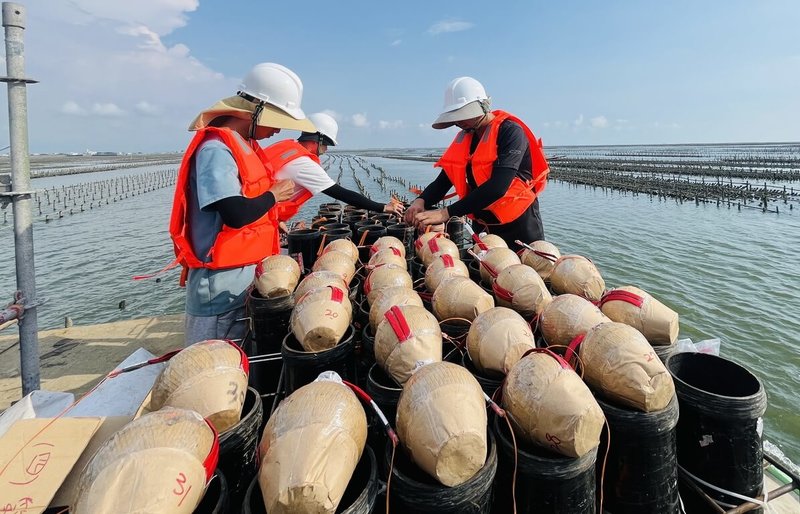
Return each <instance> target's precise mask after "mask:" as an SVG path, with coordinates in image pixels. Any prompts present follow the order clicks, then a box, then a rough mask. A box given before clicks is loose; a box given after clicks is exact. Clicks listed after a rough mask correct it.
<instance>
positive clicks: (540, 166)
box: [434, 110, 550, 224]
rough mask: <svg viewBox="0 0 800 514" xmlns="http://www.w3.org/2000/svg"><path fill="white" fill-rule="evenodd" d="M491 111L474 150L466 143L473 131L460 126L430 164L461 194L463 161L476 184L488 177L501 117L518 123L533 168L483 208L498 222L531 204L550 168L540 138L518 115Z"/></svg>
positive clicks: (464, 183) (465, 186)
mask: <svg viewBox="0 0 800 514" xmlns="http://www.w3.org/2000/svg"><path fill="white" fill-rule="evenodd" d="M492 114H493V115H494V119H492V122H491V124H490V125H489V126H488V127H486V129H485V130H484V132H483V136H482V137H481V140H480V141H479V142H478V146H477V148H475V152H474V153H472V154H470V145H471V143H472V138H473V136H474V134H473V133H471V132H465V131H463V130H462V131H460V132H459V133H458V134H456V137H455V139H454V140H453V142H452V143H450V146H449V147H448V148H447V150H446V151H445V152H444V155H442V157H441V158H440V159H439V160H438V161H437V162H436V163H435V164H434V167H437V168H442V169H443V170H444V172H445V173H446V174H447V178H449V179H450V182H452V184H453V186H454V187H455V189H456V194H457V195H458V197H459V198H464V197H465V196H467V194H468V193H469V184H468V182H467V164H468V163H471V164H472V175H473V177H475V183H476V184H477V185H479V186H480V185H481V184H483V183H484V182H486V181H487V180H489V177H490V176H491V175H492V168H493V167H494V163H495V161H496V160H497V134H498V132H499V131H500V125H501V124H502V123H503V122H504V121H505V120H511V121H513V122H515V123H517V124H518V125H519V126H520V127H522V129H523V130H524V131H525V135H526V136H527V138H528V145H529V146H530V151H531V161H532V163H531V164H532V168H533V169H532V170H531V176H532V177H533V178H532V180H527V181H525V180H522V179H520V178H519V177H515V178H514V180H513V181H512V182H511V186H510V187H509V188H508V191H507V192H506V194H505V195H503V197H502V198H500V199H499V200H497V201H496V202H494V203H493V204H491V205H489V206H488V207H487V208H486V210H487V211H489V212H491V213H492V214H494V215H495V217H496V218H497V220H498V221H499V222H500V223H501V224H502V223H508V222H510V221H514V220H515V219H517V218H519V217H520V216H521V215H522V214H523V213H524V212H525V211H526V210H527V209H528V207H530V206H531V204H532V203H533V202H534V200H536V197H537V195H539V194H540V193H541V192H542V191H543V190H544V188H545V186H546V185H547V174H548V173H549V172H550V168H549V166H548V164H547V159H546V158H545V156H544V151H543V150H542V141H541V140H537V139H536V136H534V135H533V132H531V129H529V128H528V127H527V126H526V125H525V124H524V123H523V122H522V121H521V120H520V119H519V118H517V117H515V116H513V115H511V114H509V113H507V112H505V111H499V110H498V111H492ZM470 217H472V216H470Z"/></svg>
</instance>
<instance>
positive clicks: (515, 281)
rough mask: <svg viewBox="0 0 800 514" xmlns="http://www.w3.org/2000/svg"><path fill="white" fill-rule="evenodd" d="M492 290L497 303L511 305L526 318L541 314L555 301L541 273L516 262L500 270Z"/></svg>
mask: <svg viewBox="0 0 800 514" xmlns="http://www.w3.org/2000/svg"><path fill="white" fill-rule="evenodd" d="M492 290H494V298H495V300H496V301H497V305H500V306H503V307H510V308H512V309H514V310H515V311H517V312H518V313H520V314H522V315H523V316H524V317H526V318H531V317H533V316H536V315H539V314H541V313H542V311H543V310H544V308H545V307H547V306H548V305H550V302H552V301H553V296H552V295H551V294H550V291H548V290H547V286H546V285H545V284H544V281H543V280H542V278H541V277H540V276H539V274H538V273H536V271H535V270H533V269H532V268H530V267H529V266H526V265H524V264H514V265H513V266H509V267H507V268H506V269H504V270H503V271H502V272H500V274H499V275H497V278H496V279H495V280H494V283H493V284H492Z"/></svg>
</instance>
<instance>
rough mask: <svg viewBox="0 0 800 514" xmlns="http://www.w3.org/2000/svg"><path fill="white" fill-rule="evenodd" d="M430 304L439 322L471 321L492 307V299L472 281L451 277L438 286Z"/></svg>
mask: <svg viewBox="0 0 800 514" xmlns="http://www.w3.org/2000/svg"><path fill="white" fill-rule="evenodd" d="M431 303H432V304H433V313H434V314H436V317H437V318H439V320H440V321H444V320H446V319H450V318H463V319H467V320H469V321H472V320H473V319H475V317H476V316H477V315H478V314H480V313H481V312H483V311H488V310H489V309H491V308H492V307H494V298H492V296H491V295H490V294H489V293H487V292H486V291H484V290H483V289H481V286H479V285H478V284H476V283H475V282H473V281H472V280H470V279H468V278H464V277H452V278H448V279H447V280H445V281H443V282H442V283H441V284H439V287H437V288H436V292H435V293H433V298H432V299H431Z"/></svg>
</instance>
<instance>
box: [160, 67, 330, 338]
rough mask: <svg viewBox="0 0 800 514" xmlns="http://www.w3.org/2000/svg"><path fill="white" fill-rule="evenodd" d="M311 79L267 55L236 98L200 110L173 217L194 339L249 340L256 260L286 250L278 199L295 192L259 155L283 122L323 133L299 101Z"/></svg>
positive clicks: (289, 127) (188, 328)
mask: <svg viewBox="0 0 800 514" xmlns="http://www.w3.org/2000/svg"><path fill="white" fill-rule="evenodd" d="M302 96H303V83H302V82H301V81H300V78H299V77H298V76H297V75H296V74H295V73H294V72H293V71H291V70H290V69H288V68H286V67H284V66H282V65H280V64H275V63H261V64H258V65H256V66H255V67H253V68H252V69H251V70H250V72H249V73H248V74H247V75H246V76H245V78H244V81H243V83H242V85H241V90H240V91H238V93H237V94H236V95H235V96H232V97H228V98H225V99H223V100H220V101H219V102H217V103H216V104H214V105H213V106H211V107H210V108H208V109H206V110H204V111H203V112H201V113H200V114H199V115H198V116H197V117H196V118H195V119H194V121H192V123H191V124H190V126H189V130H190V131H195V136H194V138H193V139H192V141H191V143H189V146H188V148H187V149H186V152H185V153H184V156H183V161H182V162H181V166H180V169H179V171H178V180H177V185H176V189H175V197H174V202H173V207H172V217H171V220H170V235H171V236H172V240H173V243H174V246H175V255H176V262H177V263H179V264H181V265H183V268H184V272H183V274H182V276H181V284H182V285H183V284H185V285H186V323H185V325H186V327H185V328H186V330H185V336H186V338H185V342H186V345H190V344H193V343H195V342H197V341H202V340H205V339H233V340H237V339H241V338H243V337H244V335H245V333H246V326H247V324H246V323H245V321H244V318H245V312H244V303H245V296H246V291H247V289H248V287H249V286H250V284H251V283H252V281H253V276H254V273H255V264H256V263H258V262H260V261H261V260H262V259H264V258H265V257H267V256H269V255H273V254H276V253H278V250H279V247H278V233H277V218H276V216H275V212H274V211H275V209H274V206H275V205H276V203H277V202H280V201H285V200H288V199H290V198H291V196H292V194H293V192H294V187H295V186H294V184H293V183H292V181H291V180H283V181H281V180H277V179H276V178H275V177H274V173H273V171H272V170H271V169H269V168H268V167H266V166H264V163H263V162H262V161H261V159H260V158H259V156H258V151H260V147H259V145H258V143H257V141H258V140H261V139H266V138H268V137H271V136H274V135H275V134H277V133H279V132H280V130H281V129H287V130H298V131H302V132H314V131H315V130H316V129H315V128H314V125H313V123H312V122H311V121H309V120H308V119H307V118H306V115H305V113H304V112H303V110H302V109H301V107H300V103H301V100H302Z"/></svg>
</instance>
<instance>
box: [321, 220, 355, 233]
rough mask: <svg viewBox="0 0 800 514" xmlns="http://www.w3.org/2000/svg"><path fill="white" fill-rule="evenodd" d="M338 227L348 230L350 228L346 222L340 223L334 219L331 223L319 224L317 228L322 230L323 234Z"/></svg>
mask: <svg viewBox="0 0 800 514" xmlns="http://www.w3.org/2000/svg"><path fill="white" fill-rule="evenodd" d="M340 228H346V229H348V230H349V229H350V225H348V224H347V223H340V222H338V221H335V222H333V223H325V224H324V225H321V226H320V227H319V230H320V232H322V234H325V233H326V232H328V231H329V230H337V229H340Z"/></svg>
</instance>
